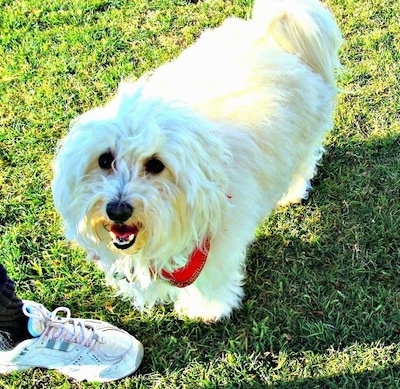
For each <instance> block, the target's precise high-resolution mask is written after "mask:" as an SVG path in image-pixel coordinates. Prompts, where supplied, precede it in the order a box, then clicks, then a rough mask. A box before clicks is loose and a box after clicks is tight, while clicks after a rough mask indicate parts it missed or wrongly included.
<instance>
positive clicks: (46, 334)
mask: <svg viewBox="0 0 400 389" xmlns="http://www.w3.org/2000/svg"><path fill="white" fill-rule="evenodd" d="M22 309H23V311H24V313H25V315H26V316H27V317H29V321H28V329H29V331H30V332H31V334H32V336H35V337H34V338H32V339H28V340H24V341H23V342H21V343H19V344H18V345H17V346H16V347H15V348H14V349H12V350H10V351H0V374H5V373H10V372H13V371H21V370H26V369H30V368H34V367H39V368H46V369H54V370H57V371H59V372H61V373H63V374H66V375H68V376H69V377H72V378H74V379H76V380H78V381H83V380H86V381H92V382H108V381H114V380H118V379H120V378H124V377H126V376H128V375H130V374H132V373H133V372H134V371H136V369H137V368H138V367H139V366H140V363H141V361H142V358H143V346H142V344H141V343H140V342H139V341H138V340H137V339H136V338H135V337H133V336H132V335H130V334H128V333H127V332H126V331H123V330H121V329H119V328H117V327H114V326H112V325H111V324H108V323H105V322H103V321H100V320H87V319H73V318H71V312H70V310H69V309H68V308H65V307H60V308H57V309H56V310H54V311H53V312H49V311H48V310H47V309H46V308H45V307H44V306H43V305H41V304H37V303H35V302H32V301H25V302H24V306H23V308H22Z"/></svg>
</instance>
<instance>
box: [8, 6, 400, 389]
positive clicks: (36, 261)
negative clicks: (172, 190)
mask: <svg viewBox="0 0 400 389" xmlns="http://www.w3.org/2000/svg"><path fill="white" fill-rule="evenodd" d="M251 5H252V1H250V0H229V1H222V0H210V1H207V2H199V3H197V4H191V3H189V2H188V1H184V0H174V1H167V0H152V1H139V0H68V1H67V0H40V1H39V0H25V1H24V0H20V1H16V0H0V42H1V45H0V195H1V198H0V261H1V262H2V263H3V264H5V266H6V268H7V269H8V271H9V274H10V275H11V276H12V277H13V278H14V280H15V281H16V284H17V291H18V293H19V294H20V295H21V296H22V297H23V298H25V299H32V300H35V301H38V302H42V303H43V304H45V305H46V306H47V308H49V309H54V308H56V307H57V306H60V305H63V306H68V307H69V308H70V309H71V310H72V312H73V315H74V316H75V317H76V316H78V317H83V318H97V319H101V320H106V321H109V322H110V323H113V324H115V325H117V326H120V327H122V328H124V329H125V330H127V331H129V332H131V333H132V334H135V335H136V336H137V337H138V338H139V339H140V340H142V342H143V344H144V347H145V357H144V360H143V364H142V366H141V368H140V369H139V370H138V372H137V373H136V374H134V375H133V376H132V377H129V378H126V379H124V380H121V381H119V382H115V383H110V384H107V385H103V386H101V385H97V384H88V383H81V384H78V383H76V382H74V381H72V380H69V379H68V378H67V377H65V376H62V375H61V374H58V373H56V372H50V371H45V370H40V369H36V370H33V371H29V372H24V373H18V374H12V375H8V376H3V377H0V387H2V388H6V389H8V388H56V387H57V388H60V389H61V388H99V387H104V388H269V387H273V388H362V389H365V388H398V387H400V383H399V382H400V346H399V344H400V289H399V287H400V277H399V276H400V229H399V224H400V201H399V200H400V158H399V153H400V100H399V96H400V87H399V84H400V83H399V78H400V67H399V62H400V23H399V15H400V3H399V1H398V0H366V1H359V0H329V3H328V5H329V6H330V8H331V9H332V11H333V12H334V14H335V15H336V18H337V20H338V23H339V25H340V27H341V29H342V31H343V34H344V37H345V39H346V41H345V44H344V45H343V48H342V51H341V60H342V62H343V65H344V66H345V71H344V72H343V74H342V75H341V78H340V82H339V84H340V87H341V88H342V89H344V90H346V91H347V92H348V93H345V94H342V95H341V97H340V99H339V102H338V109H337V113H336V116H335V128H334V130H333V132H332V133H331V134H330V135H329V137H328V139H327V140H326V149H327V154H326V155H325V157H324V159H323V164H322V166H321V167H320V169H319V173H318V175H317V177H316V178H315V180H314V189H313V191H312V193H311V195H310V198H309V200H308V201H306V202H304V203H303V204H301V205H297V206H292V207H288V208H284V209H281V210H279V211H277V212H276V213H275V214H273V215H272V216H271V217H270V218H269V219H268V220H267V221H266V222H265V223H264V224H263V225H261V226H260V228H259V229H258V230H257V237H256V240H255V241H254V243H253V244H252V245H251V247H250V249H249V252H248V267H247V273H248V277H247V283H246V287H245V291H246V296H245V299H244V301H243V305H242V307H241V309H239V310H237V311H235V313H234V314H233V315H232V317H231V319H230V320H225V321H221V322H218V323H217V324H213V325H206V324H202V323H198V322H191V321H188V320H179V319H178V318H177V317H176V316H175V315H174V314H173V313H172V311H171V308H170V307H168V306H167V307H157V308H155V309H153V310H151V311H150V312H144V313H140V312H136V311H134V310H133V309H132V308H131V306H130V303H129V302H126V301H123V300H121V299H120V298H117V297H115V296H114V295H113V291H112V290H110V289H108V288H107V287H105V285H104V281H103V277H102V274H101V273H100V272H99V271H98V270H97V269H96V268H95V267H94V266H93V265H92V264H91V263H89V262H86V261H85V260H84V254H83V252H81V251H80V250H78V249H76V248H74V247H71V245H70V244H69V243H67V242H66V241H65V240H64V237H63V234H62V230H61V225H60V220H59V218H58V216H57V215H56V213H55V211H54V208H53V205H52V197H51V191H50V180H51V162H52V158H53V152H54V148H55V146H56V144H57V141H58V140H59V139H60V138H61V136H63V135H64V134H66V132H67V129H68V123H69V121H70V120H71V119H72V118H73V117H75V116H76V115H77V114H79V113H82V112H83V111H85V110H87V109H89V108H91V107H93V106H95V105H98V104H100V103H101V102H104V101H105V100H106V98H107V97H109V96H110V95H111V94H112V93H113V91H115V89H116V87H117V84H118V82H119V81H120V79H121V78H123V77H128V76H135V77H136V76H140V75H141V74H142V73H144V72H145V71H148V70H150V69H152V68H155V67H157V66H159V65H160V64H162V63H163V62H165V61H166V60H168V59H171V58H173V57H174V56H176V55H177V54H178V53H179V52H180V51H181V50H182V49H183V48H184V47H186V46H188V45H189V44H190V43H191V42H192V41H193V40H194V39H195V38H196V37H197V36H198V35H199V33H200V31H201V30H202V29H204V28H207V27H213V26H216V25H218V24H219V23H220V22H221V21H222V20H223V19H224V18H225V17H226V16H229V15H237V16H241V17H246V15H248V14H249V12H250V9H251Z"/></svg>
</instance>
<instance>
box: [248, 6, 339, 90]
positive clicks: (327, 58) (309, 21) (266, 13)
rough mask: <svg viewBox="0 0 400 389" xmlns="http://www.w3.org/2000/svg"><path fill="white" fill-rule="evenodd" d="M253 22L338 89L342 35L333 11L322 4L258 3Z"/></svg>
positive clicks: (255, 7)
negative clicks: (337, 77) (337, 78)
mask: <svg viewBox="0 0 400 389" xmlns="http://www.w3.org/2000/svg"><path fill="white" fill-rule="evenodd" d="M253 20H254V22H256V23H257V25H258V26H259V27H260V28H262V29H263V31H264V34H265V29H267V36H268V37H272V38H273V39H274V40H275V42H276V43H277V44H278V45H279V46H281V47H282V48H283V49H284V50H285V51H287V52H289V53H291V54H296V55H299V56H300V58H301V59H302V60H303V61H304V62H305V63H307V64H308V65H309V66H310V67H311V68H312V69H313V70H314V71H315V72H317V73H319V74H320V75H321V76H322V77H323V78H324V80H325V81H326V82H328V83H329V84H330V85H332V86H334V87H336V71H337V69H339V68H340V62H339V59H338V50H339V47H340V45H341V43H342V34H341V32H340V30H339V27H338V25H337V24H336V21H335V19H334V17H333V16H332V14H331V13H330V11H329V10H328V9H327V8H326V7H325V6H324V5H323V4H322V3H321V2H320V1H318V0H256V1H255V3H254V8H253Z"/></svg>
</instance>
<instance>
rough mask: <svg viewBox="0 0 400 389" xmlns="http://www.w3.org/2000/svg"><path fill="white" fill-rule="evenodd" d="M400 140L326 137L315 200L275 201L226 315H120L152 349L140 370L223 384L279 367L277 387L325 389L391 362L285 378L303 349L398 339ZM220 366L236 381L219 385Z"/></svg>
mask: <svg viewBox="0 0 400 389" xmlns="http://www.w3.org/2000/svg"><path fill="white" fill-rule="evenodd" d="M399 147H400V146H399V140H398V139H395V138H393V139H377V140H376V141H375V142H371V143H368V144H365V143H359V144H351V145H349V146H347V147H345V148H338V147H335V148H329V147H328V150H327V154H326V155H325V157H324V160H323V164H322V166H321V167H320V168H319V173H318V175H317V177H316V179H315V180H314V182H313V187H314V189H313V191H312V192H311V194H310V197H309V199H308V200H307V201H305V202H304V203H303V204H300V205H295V206H290V207H287V208H284V209H281V210H278V211H277V212H275V213H274V214H273V215H271V217H270V218H269V219H268V220H266V221H265V223H263V224H262V226H260V228H259V229H258V232H257V238H256V240H255V241H254V242H253V243H252V244H251V245H250V247H249V250H248V259H247V267H246V273H247V277H246V284H245V298H244V300H243V304H242V306H241V308H240V309H238V310H236V311H235V312H234V313H233V314H232V316H231V318H230V319H227V320H222V321H220V322H217V323H215V324H204V323H201V322H194V321H190V320H185V319H178V318H177V317H176V316H174V314H173V312H172V310H171V309H170V307H168V306H167V307H157V308H155V309H153V310H152V311H151V312H148V313H142V314H137V313H134V312H133V313H132V314H127V315H126V316H125V317H124V319H123V320H121V323H118V324H120V325H121V326H123V327H124V328H125V329H127V330H128V331H130V332H132V333H134V334H136V335H137V337H138V338H140V339H141V340H142V341H143V343H144V346H145V350H146V353H145V357H144V361H143V364H142V367H141V368H140V370H139V374H141V375H143V376H146V375H152V374H159V375H160V376H164V377H165V376H168V377H170V378H169V379H170V381H171V382H173V381H176V382H178V381H179V380H180V379H181V378H182V377H184V376H185V375H186V374H191V373H188V371H189V370H190V369H193V371H194V372H198V373H199V374H200V375H201V372H203V373H204V372H205V371H208V373H209V374H210V377H211V378H210V379H214V380H215V382H216V384H217V387H244V386H243V385H244V384H243V382H241V381H240V380H241V379H242V378H243V377H242V378H240V377H241V376H242V375H243V374H245V376H246V380H247V381H246V385H245V387H266V385H267V383H268V382H270V383H271V382H272V381H269V380H270V378H268V377H269V375H270V373H271V372H274V376H275V377H277V378H276V379H275V381H274V382H273V384H274V386H278V387H279V386H281V387H299V386H298V385H300V387H324V385H328V383H332V382H334V383H335V385H339V386H340V385H341V383H343V382H344V381H346V377H347V379H350V380H351V379H354V380H361V381H362V380H368V379H374V377H380V376H383V375H384V374H386V373H388V372H389V371H391V369H395V366H390V361H389V363H388V364H386V365H385V366H384V365H382V366H381V368H380V369H378V370H376V369H375V370H374V369H366V370H365V371H361V373H357V375H355V374H353V373H347V372H346V371H343V370H340V369H339V371H338V373H337V374H332V373H329V374H328V372H326V374H327V376H326V377H325V376H324V374H323V373H321V372H316V373H315V374H314V376H313V378H312V379H311V378H299V379H293V381H290V380H288V379H287V378H285V379H280V378H279V369H288V370H286V374H288V371H290V368H289V367H285V360H286V361H287V359H288V358H290V359H291V360H295V361H296V362H295V363H294V366H295V365H296V363H297V365H298V366H301V365H302V364H307V363H309V362H307V357H305V355H309V356H310V358H311V359H312V356H314V358H315V360H319V361H326V360H328V359H329V358H334V356H335V355H337V356H338V358H340V355H345V354H346V353H347V350H349V349H351V348H354V347H356V348H357V347H358V348H359V349H360V350H361V349H366V348H368V347H375V346H376V345H377V344H378V343H379V344H380V347H381V348H382V347H385V346H388V345H391V344H392V345H393V344H395V345H397V343H398V342H399V335H400V317H399V315H398V312H399V308H400V307H399V304H400V302H399V300H398V297H397V294H398V286H399V281H398V280H399V279H400V278H399V274H398V273H399V269H398V266H397V264H398V253H399V247H398V242H399V236H395V235H396V234H397V229H396V228H395V226H396V224H397V225H398V221H399V220H397V221H396V220H394V218H395V217H396V215H399V207H398V206H397V205H396V197H397V198H399V196H400V193H399V190H400V189H399V188H400V186H399V185H398V184H399V176H398V171H400V169H399V168H400V162H399V161H398V158H397V155H398V152H399ZM385 206H386V207H387V210H385V208H384V207H385ZM396 211H397V213H396ZM397 217H398V216H397ZM118 304H122V305H121V306H120V307H118V308H117V309H121V310H125V309H129V308H128V307H125V305H124V304H125V302H121V303H118ZM125 313H126V311H125ZM311 359H310V360H311ZM239 366H240V367H239ZM212 367H214V368H215V371H216V372H218V371H219V372H220V373H221V372H222V373H221V376H224V380H227V381H229V382H230V384H229V385H230V386H229V385H228V386H226V384H223V383H222V382H221V383H220V384H218V380H219V378H218V376H215V377H213V373H212V372H211V373H210V370H212ZM303 368H305V369H306V368H310V367H309V366H308V367H307V366H303ZM341 368H342V369H343V366H342V367H341ZM317 370H318V369H316V371H317ZM204 374H205V373H204ZM309 374H310V375H311V376H312V375H313V373H309ZM293 376H295V373H294V375H293ZM249 377H251V379H250V378H249ZM186 379H187V380H190V378H188V377H187V378H186ZM193 379H194V378H193ZM296 385H297V386H296ZM301 385H304V386H301Z"/></svg>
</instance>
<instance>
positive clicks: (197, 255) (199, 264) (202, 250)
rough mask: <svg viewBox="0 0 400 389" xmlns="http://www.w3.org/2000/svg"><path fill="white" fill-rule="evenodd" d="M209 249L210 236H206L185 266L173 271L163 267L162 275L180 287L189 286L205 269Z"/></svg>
mask: <svg viewBox="0 0 400 389" xmlns="http://www.w3.org/2000/svg"><path fill="white" fill-rule="evenodd" d="M209 251H210V238H206V239H205V240H204V242H203V244H202V245H201V247H196V249H195V250H194V251H193V252H192V253H191V254H190V256H189V259H188V262H187V263H186V265H185V266H183V267H180V268H179V269H176V270H174V271H172V272H169V271H167V270H165V269H163V270H161V275H162V277H163V278H164V279H165V280H166V281H168V282H170V283H171V284H172V285H174V286H176V287H178V288H185V287H186V286H189V285H190V284H192V283H193V282H194V281H196V279H197V277H198V276H199V274H200V273H201V271H202V270H203V267H204V265H205V264H206V261H207V258H208V252H209Z"/></svg>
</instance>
